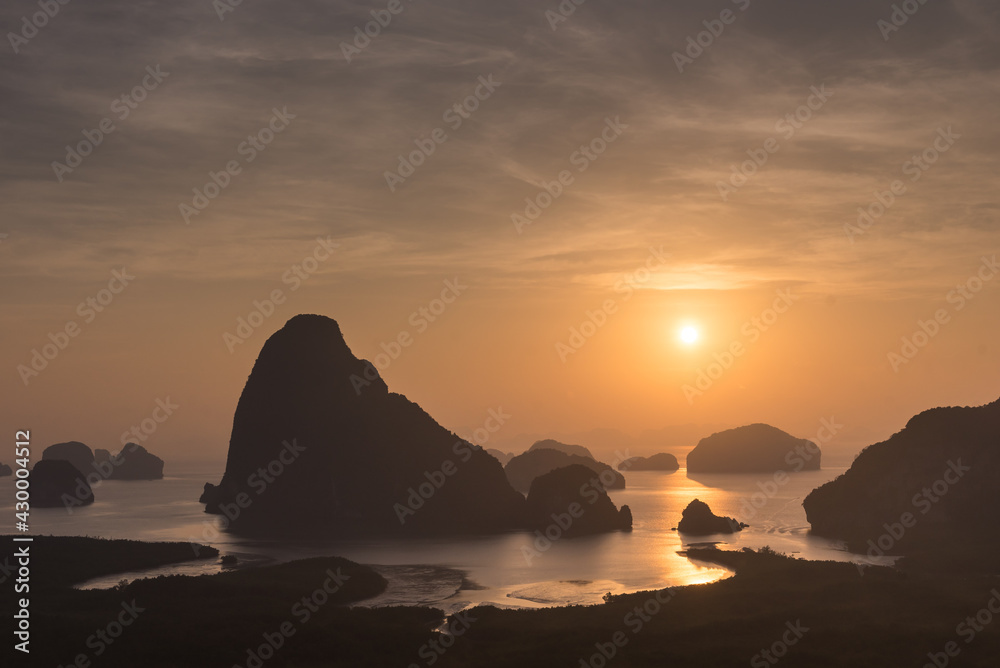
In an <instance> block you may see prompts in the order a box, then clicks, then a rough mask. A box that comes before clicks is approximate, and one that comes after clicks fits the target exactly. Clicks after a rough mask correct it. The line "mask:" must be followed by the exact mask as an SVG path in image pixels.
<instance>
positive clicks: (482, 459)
mask: <svg viewBox="0 0 1000 668" xmlns="http://www.w3.org/2000/svg"><path fill="white" fill-rule="evenodd" d="M241 495H242V496H241ZM202 501H203V502H205V503H206V504H207V508H206V510H207V511H209V512H225V513H226V515H227V517H229V518H230V526H231V527H232V529H233V530H235V531H240V532H245V533H272V534H276V533H314V532H315V533H321V534H326V535H354V534H404V535H405V534H438V533H440V534H447V533H469V532H481V533H490V532H498V531H506V530H511V529H519V528H524V527H525V526H526V522H525V514H524V513H525V501H524V497H523V496H521V495H520V494H518V493H517V492H516V491H514V489H512V488H511V486H510V485H509V484H508V483H507V479H506V478H505V476H504V473H503V467H502V466H501V465H500V463H499V462H498V461H497V460H496V459H494V458H493V457H491V456H489V455H488V454H487V453H486V452H485V451H483V450H482V449H480V448H478V447H476V446H473V445H471V444H469V443H467V442H465V441H463V440H461V439H459V438H458V437H457V436H456V435H455V434H453V433H451V432H449V431H448V430H446V429H444V428H443V427H441V426H440V425H439V424H438V423H437V422H435V421H434V420H433V419H432V418H431V417H430V416H429V415H428V414H427V413H425V412H424V411H423V410H422V409H421V408H420V407H419V406H418V405H416V404H415V403H413V402H411V401H408V400H407V399H406V397H404V396H402V395H399V394H394V393H390V392H389V390H388V388H387V387H386V385H385V383H384V382H383V381H382V379H381V378H380V377H379V376H378V373H377V371H376V370H375V368H374V366H372V365H371V364H369V363H368V362H365V361H364V360H360V359H358V358H357V357H355V356H354V355H353V354H352V353H351V351H350V349H349V348H348V346H347V343H346V342H345V341H344V338H343V336H342V334H341V332H340V328H339V326H338V325H337V323H336V322H335V321H333V320H331V319H329V318H326V317H322V316H317V315H300V316H296V317H294V318H292V319H291V320H289V321H288V322H287V323H286V324H285V326H284V327H283V328H282V329H281V330H279V331H278V332H276V333H275V334H274V335H273V336H271V338H270V339H268V340H267V342H266V343H265V344H264V347H263V349H262V350H261V353H260V356H259V357H258V358H257V361H256V363H255V364H254V367H253V371H252V372H251V374H250V377H249V379H248V380H247V383H246V386H245V387H244V389H243V394H242V395H241V397H240V400H239V404H238V405H237V407H236V414H235V417H234V419H233V431H232V437H231V439H230V444H229V455H228V459H227V462H226V473H225V475H224V477H223V479H222V483H221V484H220V485H219V486H218V487H216V486H213V485H206V490H205V494H203V496H202ZM234 503H235V504H236V505H235V506H234V505H233V504H234Z"/></svg>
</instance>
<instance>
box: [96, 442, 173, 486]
mask: <svg viewBox="0 0 1000 668" xmlns="http://www.w3.org/2000/svg"><path fill="white" fill-rule="evenodd" d="M98 452H101V451H98ZM103 452H107V451H106V450H105V451H103ZM108 460H109V461H110V462H111V463H112V464H113V465H114V468H113V469H112V471H111V475H110V476H109V478H110V479H111V480H160V479H162V478H163V460H162V459H160V458H159V457H157V456H156V455H154V454H152V453H151V452H149V451H148V450H146V448H144V447H142V446H141V445H139V444H138V443H129V444H127V445H126V446H125V447H124V448H122V450H121V452H119V453H118V454H116V455H114V456H110V455H109V457H108Z"/></svg>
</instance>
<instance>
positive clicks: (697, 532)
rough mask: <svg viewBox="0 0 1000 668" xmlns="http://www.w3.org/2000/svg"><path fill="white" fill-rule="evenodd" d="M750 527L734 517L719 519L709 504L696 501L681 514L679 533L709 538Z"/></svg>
mask: <svg viewBox="0 0 1000 668" xmlns="http://www.w3.org/2000/svg"><path fill="white" fill-rule="evenodd" d="M748 526H750V525H749V524H743V523H742V522H739V521H737V520H735V519H733V518H732V517H719V516H718V515H716V514H715V513H713V512H712V509H711V508H709V507H708V504H707V503H705V502H704V501H699V500H698V499H695V500H694V501H692V502H691V503H689V504H688V507H687V508H685V509H684V512H683V513H682V514H681V521H680V523H679V524H678V525H677V531H679V532H680V533H686V534H689V535H691V536H707V535H709V534H715V533H736V532H737V531H742V530H743V529H745V528H747V527H748Z"/></svg>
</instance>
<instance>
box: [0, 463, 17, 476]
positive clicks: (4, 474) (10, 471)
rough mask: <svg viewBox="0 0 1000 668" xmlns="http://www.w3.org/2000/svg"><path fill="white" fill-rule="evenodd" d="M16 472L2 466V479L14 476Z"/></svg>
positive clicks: (0, 472) (0, 465) (0, 469)
mask: <svg viewBox="0 0 1000 668" xmlns="http://www.w3.org/2000/svg"><path fill="white" fill-rule="evenodd" d="M13 474H14V472H13V471H12V470H11V469H10V467H9V466H7V465H6V464H0V478H6V477H7V476H9V475H13Z"/></svg>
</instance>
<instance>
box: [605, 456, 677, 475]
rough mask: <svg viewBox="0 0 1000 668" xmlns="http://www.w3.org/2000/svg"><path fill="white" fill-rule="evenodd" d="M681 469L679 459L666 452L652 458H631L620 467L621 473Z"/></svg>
mask: <svg viewBox="0 0 1000 668" xmlns="http://www.w3.org/2000/svg"><path fill="white" fill-rule="evenodd" d="M680 467H681V465H680V464H679V463H678V462H677V458H676V457H674V456H673V455H671V454H667V453H666V452H661V453H659V454H656V455H653V456H652V457H629V458H628V459H626V460H625V461H623V462H622V463H620V464H619V465H618V470H619V471H676V470H678V469H679V468H680Z"/></svg>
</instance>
